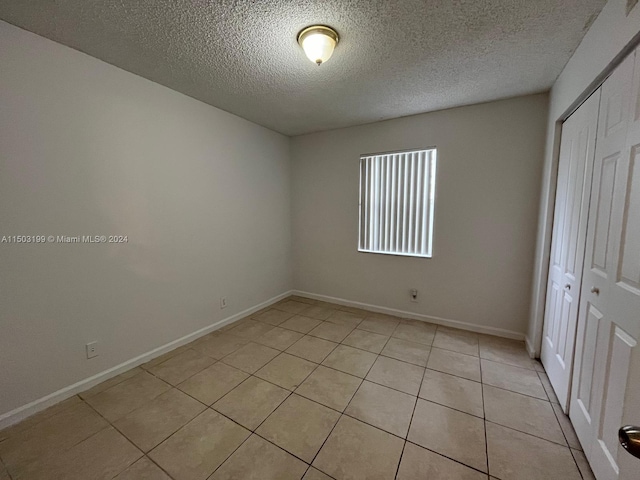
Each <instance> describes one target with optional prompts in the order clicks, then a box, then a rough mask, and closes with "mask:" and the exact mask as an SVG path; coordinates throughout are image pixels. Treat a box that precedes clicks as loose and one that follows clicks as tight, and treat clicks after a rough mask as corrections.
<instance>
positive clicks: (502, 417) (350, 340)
mask: <svg viewBox="0 0 640 480" xmlns="http://www.w3.org/2000/svg"><path fill="white" fill-rule="evenodd" d="M51 478H56V479H83V480H84V479H112V478H115V479H118V480H126V479H131V480H133V479H136V480H137V479H158V480H169V479H174V480H219V479H243V480H244V479H260V480H270V479H273V480H288V479H291V480H297V479H304V480H326V479H331V478H334V479H337V480H343V479H350V480H357V479H363V480H364V479H367V480H376V479H380V480H387V479H389V480H393V479H398V480H410V479H418V478H425V479H426V478H428V479H430V480H481V479H484V480H488V479H489V478H491V479H493V480H537V479H545V480H549V479H559V480H560V479H561V480H573V479H575V480H579V479H580V478H583V479H593V474H592V473H591V471H590V469H589V466H588V463H587V462H586V459H585V457H584V454H583V453H582V451H581V447H580V443H579V442H578V439H577V438H576V435H575V432H574V431H573V428H572V426H571V423H570V422H569V420H568V418H567V417H566V416H565V415H564V414H563V413H562V410H561V408H560V406H559V405H558V402H557V399H556V398H555V395H554V394H553V391H552V389H551V386H550V384H549V380H548V378H547V376H546V374H545V373H544V369H543V368H542V366H541V365H540V364H539V363H538V362H536V361H533V360H531V359H530V358H529V357H528V355H527V354H526V352H525V349H524V345H523V344H522V343H521V342H516V341H511V340H505V339H502V338H497V337H491V336H488V335H479V334H475V333H470V332H465V331H460V330H455V329H451V328H445V327H437V326H435V325H431V324H428V323H423V322H419V321H415V320H407V319H400V318H396V317H392V316H389V315H382V314H377V313H372V312H367V311H364V310H359V309H355V308H348V307H341V306H338V305H332V304H330V303H326V302H317V301H314V300H309V299H304V298H300V297H291V298H288V299H286V300H283V301H281V302H279V303H277V304H275V305H273V306H272V307H270V308H268V309H264V310H263V311H260V312H257V313H256V314H254V315H252V316H251V318H246V319H243V320H240V321H238V322H236V323H234V324H231V325H228V326H226V327H224V328H222V329H220V330H218V331H216V332H214V333H212V334H209V335H207V336H205V337H203V338H200V339H198V340H196V341H195V342H193V343H191V344H189V345H186V346H183V347H180V348H178V349H176V350H174V351H172V352H169V353H167V354H165V355H163V356H161V357H159V358H156V359H154V360H153V361H151V362H149V363H147V364H145V365H142V366H141V367H138V368H134V369H132V370H130V371H128V372H126V373H123V374H122V375H119V376H118V377H115V378H112V379H110V380H108V381H106V382H104V383H103V384H100V385H98V386H96V387H94V388H92V389H90V390H88V391H85V392H83V393H81V394H80V395H78V396H75V397H72V398H70V399H68V400H65V401H64V402H62V403H60V404H58V405H56V406H54V407H51V408H50V409H48V410H45V411H44V412H41V413H38V414H36V415H34V416H33V417H30V418H28V419H26V420H25V421H23V422H22V423H20V424H17V425H14V426H12V427H9V428H7V429H5V430H3V431H0V480H22V479H25V480H32V479H36V480H37V479H51Z"/></svg>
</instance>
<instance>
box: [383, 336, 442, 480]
mask: <svg viewBox="0 0 640 480" xmlns="http://www.w3.org/2000/svg"><path fill="white" fill-rule="evenodd" d="M397 328H398V327H396V329H397ZM394 332H395V330H394ZM437 332H438V327H436V333H437ZM435 338H436V336H435V334H434V335H433V339H434V340H435ZM432 351H433V342H432V344H431V347H430V348H429V354H428V355H427V361H426V364H425V370H424V372H422V378H421V379H420V386H419V387H418V393H417V394H416V401H415V402H414V404H413V411H412V412H411V419H410V420H409V428H407V435H406V437H405V439H404V443H403V444H402V451H401V452H400V458H399V459H398V466H397V467H396V474H395V476H394V477H393V478H394V479H397V478H398V473H400V465H401V464H402V457H403V456H404V450H405V448H407V441H408V438H409V432H410V431H411V425H412V424H413V417H414V416H415V414H416V408H417V407H418V399H419V398H420V391H421V390H422V384H423V383H424V376H425V373H426V372H427V368H426V365H428V364H429V358H431V352H432Z"/></svg>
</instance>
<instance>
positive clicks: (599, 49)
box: [527, 0, 640, 356]
mask: <svg viewBox="0 0 640 480" xmlns="http://www.w3.org/2000/svg"><path fill="white" fill-rule="evenodd" d="M638 32H640V7H638V5H636V6H635V7H634V9H633V10H631V12H630V13H629V15H628V16H627V0H609V2H608V3H607V4H606V5H605V7H604V8H603V9H602V12H600V15H599V16H598V18H597V19H596V20H595V22H594V23H593V25H591V28H590V29H589V31H588V32H587V34H586V35H585V37H584V38H583V40H582V42H581V43H580V45H579V46H578V48H577V49H576V51H575V52H574V54H573V56H572V57H571V59H570V60H569V62H568V63H567V65H566V67H565V68H564V70H563V71H562V73H561V74H560V76H559V77H558V79H557V80H556V82H555V84H554V85H553V88H552V89H551V97H550V102H549V117H548V119H547V137H546V138H547V140H546V150H545V160H544V173H543V177H542V178H543V180H542V192H541V196H540V215H539V223H538V234H537V243H536V260H535V269H534V279H533V290H532V301H531V312H530V319H529V328H528V333H527V346H528V348H529V350H530V353H531V354H532V355H535V356H538V355H539V353H540V346H541V342H542V324H543V318H544V302H545V290H546V280H547V273H548V270H549V249H550V243H551V229H552V222H553V208H554V198H555V182H556V173H557V168H558V163H557V160H558V148H559V143H560V124H559V122H560V121H561V120H564V118H565V116H566V113H567V110H568V109H569V108H570V107H571V106H572V104H573V103H574V102H575V101H576V100H577V99H578V98H579V97H580V96H581V95H582V94H583V93H584V92H585V91H586V90H587V88H588V87H589V85H590V84H591V83H592V82H593V81H594V80H596V78H597V77H598V76H599V75H600V74H601V73H602V72H604V71H605V70H606V69H607V67H608V66H609V64H610V63H611V62H612V61H613V60H614V57H616V55H617V54H618V53H619V52H621V51H622V50H623V48H624V47H625V46H626V45H627V44H628V43H629V42H630V41H631V40H632V39H633V37H634V36H635V35H636V34H638Z"/></svg>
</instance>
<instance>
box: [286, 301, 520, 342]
mask: <svg viewBox="0 0 640 480" xmlns="http://www.w3.org/2000/svg"><path fill="white" fill-rule="evenodd" d="M292 293H293V295H299V296H301V297H306V298H311V299H313V300H322V301H325V302H331V303H337V304H338V305H344V306H345V307H355V308H362V309H363V310H370V311H372V312H378V313H386V314H388V315H395V316H397V317H403V318H411V319H414V320H422V321H425V322H429V323H435V324H437V325H443V326H445V327H452V328H459V329H461V330H468V331H471V332H476V333H485V334H487V335H495V336H497V337H504V338H510V339H513V340H524V338H525V334H524V333H520V332H515V331H513V330H506V329H504V328H496V327H488V326H485V325H476V324H473V323H467V322H461V321H459V320H450V319H448V318H440V317H433V316H431V315H423V314H421V313H413V312H406V311H404V310H397V309H395V308H387V307H381V306H379V305H371V304H368V303H361V302H354V301H352V300H345V299H344V298H336V297H330V296H328V295H318V294H316V293H310V292H303V291H300V290H293V292H292Z"/></svg>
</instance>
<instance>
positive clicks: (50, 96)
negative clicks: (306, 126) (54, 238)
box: [0, 22, 292, 418]
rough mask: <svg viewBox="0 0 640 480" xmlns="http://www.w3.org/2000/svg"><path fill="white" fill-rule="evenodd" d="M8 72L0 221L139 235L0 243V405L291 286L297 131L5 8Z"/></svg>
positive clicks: (26, 228)
mask: <svg viewBox="0 0 640 480" xmlns="http://www.w3.org/2000/svg"><path fill="white" fill-rule="evenodd" d="M0 86H1V88H0V236H2V235H35V234H37V235H103V234H104V235H109V234H121V235H128V237H129V242H128V243H126V244H123V245H87V244H84V245H77V244H68V245H63V244H43V245H9V244H0V268H1V270H2V274H1V275H0V305H1V308H0V418H1V416H2V414H3V413H6V412H8V411H11V410H12V409H15V408H16V407H19V406H22V405H25V404H27V403H28V402H31V401H34V400H36V399H39V398H40V397H43V396H45V395H48V394H50V393H52V392H55V391H56V390H58V389H61V388H63V387H67V386H69V385H71V384H73V383H74V382H78V381H80V380H82V379H85V378H87V377H90V376H91V375H94V374H96V373H98V372H102V371H104V370H106V369H109V368H111V367H113V366H115V365H118V364H120V363H122V362H125V361H127V360H130V359H132V358H134V357H136V356H137V355H140V354H143V353H145V352H148V351H150V350H152V349H154V348H156V347H158V346H161V345H163V344H166V343H167V342H170V341H173V340H176V339H178V338H180V337H182V336H184V335H187V334H189V333H192V332H194V331H196V330H198V329H200V328H203V327H206V326H207V325H211V324H212V323H214V322H216V321H219V320H221V319H223V318H225V317H228V316H231V315H233V314H235V313H238V312H240V311H242V310H244V309H247V308H250V307H252V306H254V305H256V304H259V303H261V302H263V301H266V300H268V299H270V298H272V297H274V296H276V295H278V294H281V293H283V292H285V291H288V290H290V289H291V286H292V284H291V262H290V240H291V236H290V212H289V206H290V187H289V185H290V176H289V172H290V162H289V139H288V138H287V137H284V136H282V135H279V134H276V133H274V132H272V131H270V130H267V129H265V128H262V127H259V126H257V125H255V124H252V123H250V122H247V121H245V120H242V119H240V118H238V117H236V116H234V115H231V114H228V113H225V112H222V111H220V110H218V109H215V108H213V107H210V106H208V105H205V104H203V103H200V102H198V101H195V100H193V99H191V98H188V97H185V96H184V95H182V94H179V93H176V92H174V91H172V90H169V89H167V88H165V87H162V86H160V85H157V84H155V83H152V82H150V81H147V80H145V79H142V78H140V77H137V76H135V75H132V74H130V73H127V72H125V71H123V70H120V69H118V68H115V67H113V66H110V65H108V64H106V63H103V62H101V61H99V60H96V59H94V58H91V57H89V56H86V55H84V54H82V53H79V52H77V51H74V50H71V49H69V48H67V47H64V46H62V45H59V44H56V43H54V42H51V41H49V40H45V39H44V38H41V37H38V36H36V35H33V34H31V33H28V32H25V31H23V30H20V29H18V28H16V27H13V26H10V25H8V24H7V23H4V22H0ZM222 295H226V296H227V297H228V302H229V306H228V307H227V309H225V310H221V309H220V307H219V299H220V296H222ZM89 341H98V342H99V353H100V355H99V356H98V357H97V358H95V359H92V360H87V359H86V358H85V350H84V349H85V344H86V343H87V342H89Z"/></svg>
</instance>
